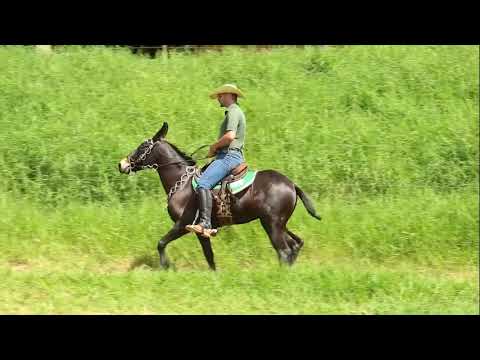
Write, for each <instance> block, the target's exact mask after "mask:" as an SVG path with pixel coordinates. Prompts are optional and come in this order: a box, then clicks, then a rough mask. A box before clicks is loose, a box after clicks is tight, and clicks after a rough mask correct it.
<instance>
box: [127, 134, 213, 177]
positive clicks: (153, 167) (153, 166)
mask: <svg viewBox="0 0 480 360" xmlns="http://www.w3.org/2000/svg"><path fill="white" fill-rule="evenodd" d="M147 141H148V142H149V143H150V145H149V146H148V149H147V150H145V152H144V153H143V154H142V155H140V157H139V160H140V161H143V160H145V159H146V157H147V155H149V154H150V153H151V152H152V150H153V148H154V147H155V145H156V144H157V143H159V142H160V141H155V142H154V141H153V140H152V139H149V140H147ZM207 146H210V145H202V146H200V147H199V148H198V149H197V150H195V151H194V152H193V153H192V154H191V155H190V157H192V158H193V155H194V154H195V153H196V152H198V151H199V150H201V149H203V148H205V147H207ZM205 159H208V156H205V157H202V158H198V159H192V160H178V161H171V162H168V163H166V164H157V163H155V164H152V165H141V166H139V169H155V170H156V169H158V168H160V167H163V166H168V165H174V164H186V165H188V164H189V163H192V162H193V163H195V162H196V161H198V160H205ZM129 162H130V163H131V164H132V165H135V162H134V161H131V160H130V159H129Z"/></svg>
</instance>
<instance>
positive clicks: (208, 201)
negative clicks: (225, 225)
mask: <svg viewBox="0 0 480 360" xmlns="http://www.w3.org/2000/svg"><path fill="white" fill-rule="evenodd" d="M197 203H198V209H199V221H198V224H196V225H187V226H186V227H185V228H186V229H187V230H188V231H191V232H195V233H197V234H200V235H202V236H204V237H210V236H215V235H216V234H217V230H216V229H212V223H211V216H212V193H211V192H210V190H207V189H202V188H198V189H197Z"/></svg>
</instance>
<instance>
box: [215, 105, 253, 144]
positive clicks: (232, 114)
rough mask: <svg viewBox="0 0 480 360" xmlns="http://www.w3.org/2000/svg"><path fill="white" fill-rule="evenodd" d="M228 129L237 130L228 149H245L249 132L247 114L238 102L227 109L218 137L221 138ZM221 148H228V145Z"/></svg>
mask: <svg viewBox="0 0 480 360" xmlns="http://www.w3.org/2000/svg"><path fill="white" fill-rule="evenodd" d="M227 131H233V132H235V139H234V140H233V141H232V142H231V143H230V145H229V146H228V149H238V150H243V145H244V144H245V135H246V133H247V123H246V120H245V114H244V113H243V111H242V109H240V107H239V106H238V105H237V104H232V105H230V106H229V107H228V108H227V110H226V111H225V119H224V120H223V122H222V124H221V125H220V133H219V136H218V138H219V139H220V138H221V137H222V136H223V135H224V134H225V133H226V132H227ZM220 150H227V147H224V148H223V149H220Z"/></svg>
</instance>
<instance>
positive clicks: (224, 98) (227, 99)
mask: <svg viewBox="0 0 480 360" xmlns="http://www.w3.org/2000/svg"><path fill="white" fill-rule="evenodd" d="M217 99H218V102H219V103H220V106H225V107H226V106H228V105H230V104H231V103H232V102H233V95H232V94H218V95H217Z"/></svg>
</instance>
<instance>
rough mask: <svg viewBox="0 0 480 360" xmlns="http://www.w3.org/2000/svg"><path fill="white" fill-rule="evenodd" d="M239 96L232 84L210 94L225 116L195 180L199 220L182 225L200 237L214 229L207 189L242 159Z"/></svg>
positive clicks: (243, 125)
mask: <svg viewBox="0 0 480 360" xmlns="http://www.w3.org/2000/svg"><path fill="white" fill-rule="evenodd" d="M239 97H243V94H242V92H241V91H240V89H238V88H237V87H236V86H235V85H233V84H225V85H223V86H221V87H220V88H218V89H216V90H215V91H214V92H213V93H211V94H210V98H212V99H215V98H216V99H217V100H218V102H219V103H220V106H221V107H224V108H225V109H226V110H225V118H224V119H223V122H222V123H221V125H220V131H219V136H218V141H217V142H216V143H214V144H213V145H211V146H210V149H209V152H208V155H207V156H208V157H214V156H215V160H214V161H213V162H211V163H210V164H209V165H208V167H207V169H206V170H205V172H204V173H203V174H202V176H201V177H200V179H199V180H198V187H197V190H196V192H197V203H198V208H199V221H198V223H197V224H192V225H187V226H186V229H187V230H188V231H190V232H194V233H196V234H199V235H201V236H204V237H210V236H214V235H216V233H217V229H213V228H212V222H211V215H212V193H211V191H210V190H211V189H212V188H213V187H214V186H215V185H216V184H217V183H218V182H219V181H220V180H222V179H223V178H224V177H225V176H227V175H228V174H229V173H230V172H231V171H232V170H233V169H234V168H236V167H237V166H238V165H240V164H241V163H243V162H244V157H243V146H244V143H245V134H246V126H247V124H246V119H245V114H244V113H243V111H242V109H241V108H240V106H239V105H238V102H237V99H238V98H239Z"/></svg>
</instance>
